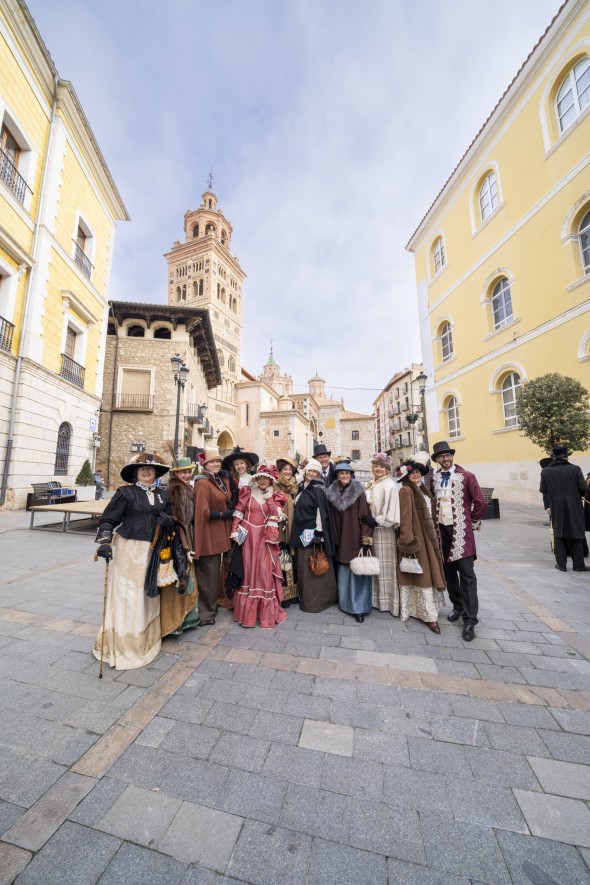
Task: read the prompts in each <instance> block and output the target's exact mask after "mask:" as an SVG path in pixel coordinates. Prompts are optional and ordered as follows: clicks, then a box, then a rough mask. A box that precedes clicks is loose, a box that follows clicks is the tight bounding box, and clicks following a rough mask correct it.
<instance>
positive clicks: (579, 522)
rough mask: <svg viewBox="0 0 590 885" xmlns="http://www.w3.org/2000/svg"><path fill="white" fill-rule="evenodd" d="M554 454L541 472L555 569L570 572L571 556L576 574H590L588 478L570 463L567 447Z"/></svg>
mask: <svg viewBox="0 0 590 885" xmlns="http://www.w3.org/2000/svg"><path fill="white" fill-rule="evenodd" d="M551 455H552V459H553V460H552V461H551V463H550V464H549V465H548V466H547V467H544V468H543V470H542V471H541V485H540V487H539V491H540V492H541V494H542V495H543V505H544V507H545V510H546V511H547V513H548V514H549V516H550V517H551V523H552V525H553V541H554V552H555V568H556V569H558V570H559V571H560V572H565V571H567V557H568V553H569V555H570V556H571V558H572V560H573V564H574V571H575V572H587V571H590V568H588V566H587V565H584V505H583V503H582V499H583V498H584V495H585V493H586V483H585V482H584V475H583V473H582V471H581V470H580V468H579V467H577V466H576V465H575V464H570V463H569V461H568V451H567V448H566V447H565V446H556V447H555V448H553V450H552V452H551Z"/></svg>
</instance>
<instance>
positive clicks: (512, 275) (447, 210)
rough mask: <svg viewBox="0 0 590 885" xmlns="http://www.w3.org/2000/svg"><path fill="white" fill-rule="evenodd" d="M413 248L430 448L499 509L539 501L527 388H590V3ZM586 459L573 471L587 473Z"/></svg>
mask: <svg viewBox="0 0 590 885" xmlns="http://www.w3.org/2000/svg"><path fill="white" fill-rule="evenodd" d="M407 249H408V250H409V251H410V252H412V253H413V254H414V256H415V266H416V279H417V289H418V305H419V314H420V330H421V340H422V354H423V361H424V371H425V373H426V375H427V376H428V381H427V389H426V407H427V417H428V436H429V441H430V444H431V446H432V444H433V443H434V442H437V441H439V440H443V439H447V440H449V442H450V443H451V445H452V446H453V447H454V448H455V449H456V452H457V454H456V460H457V462H458V463H460V464H463V465H468V466H469V468H470V469H472V470H474V471H475V473H476V475H477V476H478V479H479V481H480V483H481V484H482V485H484V486H491V487H494V488H495V489H496V492H495V494H496V495H498V496H499V497H501V498H504V499H505V500H514V501H523V502H524V501H526V502H530V503H538V502H539V493H538V487H539V470H540V468H539V463H538V462H539V459H540V458H541V457H543V456H544V455H545V454H546V453H545V452H542V451H541V450H540V449H539V448H538V447H537V446H535V445H533V444H532V443H531V442H530V441H529V440H528V439H526V438H525V437H524V436H523V435H522V432H521V431H520V429H519V427H518V421H517V417H516V413H515V397H516V391H517V390H518V387H519V385H520V384H521V383H522V382H523V381H527V380H530V379H533V378H535V377H537V376H539V375H543V374H546V373H547V372H559V373H561V374H563V375H569V376H571V377H574V378H577V379H579V380H580V381H581V382H582V383H583V384H584V385H585V386H586V387H587V388H590V4H589V3H588V2H587V0H570V2H567V3H565V4H564V5H563V7H562V8H561V9H560V11H559V13H558V14H557V15H556V17H555V18H554V19H553V21H552V23H551V25H550V26H549V28H548V29H547V31H546V32H545V34H544V35H543V37H542V38H541V39H540V41H539V42H538V43H537V45H536V46H535V48H534V50H533V51H532V52H531V54H530V55H529V57H528V58H527V59H526V61H525V62H524V64H523V66H522V67H521V69H520V71H519V72H518V74H517V75H516V77H515V78H514V80H513V81H512V83H511V84H510V86H509V87H508V89H507V90H506V92H505V93H504V95H503V96H502V98H501V99H500V101H499V103H498V104H497V106H496V107H495V109H494V111H493V112H492V114H491V115H490V117H489V118H488V120H487V121H486V123H485V124H484V126H483V127H482V129H481V130H480V132H479V133H478V134H477V136H476V137H475V139H474V140H473V142H472V144H471V145H470V146H469V148H468V149H467V151H466V153H465V154H464V156H463V157H462V159H461V160H460V162H459V164H458V165H457V167H456V168H455V170H454V172H453V174H452V175H451V177H450V178H449V180H448V181H447V182H446V184H445V185H444V187H443V188H442V190H441V191H440V193H439V194H438V196H437V197H436V199H435V200H434V202H433V204H432V205H431V207H430V209H429V210H428V212H427V214H426V216H425V217H424V218H423V220H422V222H421V223H420V225H419V227H418V229H417V230H416V231H415V233H414V234H413V235H412V238H411V239H410V241H409V243H408V245H407ZM589 456H590V453H589V452H586V453H581V454H578V453H576V455H575V458H574V460H575V462H576V463H579V464H580V466H581V467H582V469H583V470H585V471H587V470H590V457H589Z"/></svg>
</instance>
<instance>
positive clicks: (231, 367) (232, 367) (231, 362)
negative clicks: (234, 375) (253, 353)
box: [227, 356, 236, 372]
mask: <svg viewBox="0 0 590 885" xmlns="http://www.w3.org/2000/svg"><path fill="white" fill-rule="evenodd" d="M227 370H228V372H235V371H236V361H235V359H234V358H233V356H230V358H229V359H228V361H227Z"/></svg>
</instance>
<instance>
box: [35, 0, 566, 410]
mask: <svg viewBox="0 0 590 885" xmlns="http://www.w3.org/2000/svg"><path fill="white" fill-rule="evenodd" d="M28 6H29V9H30V11H31V14H32V15H33V17H34V19H35V21H36V23H37V27H38V28H39V30H40V32H41V35H42V37H43V39H44V41H45V43H46V44H47V47H48V49H49V51H50V53H51V55H52V57H53V60H54V62H55V64H56V67H57V69H58V71H59V75H60V77H61V78H62V79H64V80H71V81H72V83H73V85H74V88H75V90H76V92H77V94H78V97H79V99H80V101H81V103H82V106H83V108H84V111H85V113H86V115H87V117H88V119H89V122H90V125H91V126H92V129H93V131H94V133H95V135H96V138H97V140H98V143H99V145H100V147H101V150H102V152H103V154H104V156H105V159H106V161H107V164H108V166H109V169H110V171H111V173H112V175H113V178H114V180H115V182H116V184H117V186H118V188H119V191H120V193H121V195H122V197H123V201H124V203H125V205H126V207H127V210H128V212H129V215H130V216H131V221H129V222H120V223H119V225H118V230H117V236H116V246H115V253H114V259H113V267H112V276H111V286H110V292H109V297H110V298H113V299H118V300H137V301H147V302H156V303H157V302H161V303H165V302H166V300H167V273H166V268H167V265H166V261H165V259H164V258H163V257H162V255H163V253H164V252H166V251H168V250H169V249H170V247H171V245H172V243H173V242H174V241H175V240H177V239H180V240H183V239H184V237H183V218H184V213H185V212H186V210H187V209H196V208H197V207H198V206H199V204H200V202H201V195H202V194H203V192H204V191H205V190H206V186H207V175H208V173H209V170H210V169H211V168H212V169H213V176H214V185H213V189H214V191H215V192H216V194H217V197H218V201H219V207H220V208H221V209H222V211H223V212H224V214H225V216H226V218H228V219H229V220H230V221H231V223H232V225H233V236H232V243H231V251H232V253H233V254H234V255H236V256H237V257H238V259H239V261H240V264H241V266H242V268H243V270H244V271H245V273H246V274H247V278H246V281H245V283H244V287H243V336H242V364H243V366H244V367H245V368H246V369H248V371H249V372H251V373H253V374H255V375H258V374H259V373H260V372H261V371H262V366H263V365H264V363H265V362H266V360H267V358H268V355H269V347H270V339H271V338H272V339H273V348H274V355H275V358H276V360H277V362H278V363H279V364H280V366H281V369H282V371H283V372H287V373H289V374H291V375H292V377H293V381H294V385H295V387H294V389H295V391H296V392H298V391H302V390H305V389H307V380H308V379H309V378H310V377H311V376H312V375H314V374H315V373H316V371H317V372H319V374H320V375H321V376H322V377H323V378H325V380H326V392H327V393H328V395H331V396H333V397H334V398H336V399H339V398H341V397H343V398H344V402H345V405H346V407H347V408H348V409H352V410H355V411H360V412H366V413H370V412H371V411H372V403H373V401H374V399H375V398H376V396H377V394H378V393H379V391H380V390H381V389H382V388H383V387H384V386H385V384H386V383H387V381H388V380H389V379H390V378H391V376H392V375H393V374H395V372H397V371H399V370H401V369H403V368H405V367H406V366H409V365H410V363H412V362H419V361H420V358H421V357H420V342H419V334H418V309H417V300H416V285H415V276H414V261H413V257H412V255H410V254H409V253H408V252H406V251H405V244H406V243H407V242H408V240H409V238H410V236H411V234H412V233H413V231H414V230H415V228H416V227H417V225H418V224H419V222H420V220H421V219H422V217H423V216H424V214H425V212H426V211H427V209H428V207H429V206H430V204H431V202H432V200H433V199H434V197H435V196H436V194H437V193H438V192H439V190H440V188H441V187H442V186H443V184H444V182H445V181H446V179H447V178H448V176H449V175H450V173H451V172H452V170H453V168H454V167H455V165H456V163H457V161H458V160H459V159H460V157H461V156H462V155H463V153H464V152H465V150H466V148H467V146H468V145H469V143H470V142H471V140H472V139H473V137H474V135H475V134H476V133H477V132H478V130H479V129H480V127H481V125H482V123H483V122H484V121H485V119H486V118H487V116H488V115H489V113H490V111H491V110H492V108H493V107H494V105H495V104H496V103H497V101H498V99H499V98H500V96H501V95H502V93H503V92H504V90H505V88H506V86H507V85H508V84H509V82H510V81H511V80H512V78H513V77H514V75H515V74H516V72H517V70H518V68H519V67H520V65H521V64H522V62H523V61H524V59H525V58H526V56H527V55H528V53H529V52H530V51H531V49H532V48H533V46H534V44H535V43H536V42H537V40H538V39H539V37H540V36H541V34H542V33H543V31H544V30H545V28H546V27H547V25H548V24H549V22H550V21H551V19H552V17H553V16H554V14H555V13H556V11H557V9H558V7H559V2H558V0H493V2H492V0H445V2H443V0H412V2H410V3H408V2H407V0H364V2H363V3H359V2H358V0H354V2H353V0H214V2H212V0H168V2H166V3H162V2H155V0H116V2H115V0H101V2H100V3H96V2H90V0H51V3H48V2H47V0H28Z"/></svg>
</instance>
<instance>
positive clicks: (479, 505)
mask: <svg viewBox="0 0 590 885" xmlns="http://www.w3.org/2000/svg"><path fill="white" fill-rule="evenodd" d="M454 454H455V449H451V448H450V447H449V444H448V443H447V442H438V443H435V444H434V448H433V452H432V460H433V461H434V462H435V463H436V465H437V469H436V471H435V473H433V474H432V476H431V478H430V488H431V490H432V492H433V493H434V495H435V499H436V521H437V523H438V531H439V536H440V541H441V550H442V554H443V562H444V568H445V578H446V581H447V590H448V592H449V599H450V600H451V602H452V603H453V611H452V612H451V613H450V614H449V615H447V618H448V620H449V621H458V620H459V618H463V633H462V637H463V639H464V640H465V641H466V642H471V640H472V639H474V638H475V625H476V624H477V621H478V618H477V613H478V611H479V601H478V598H477V578H476V577H475V570H474V568H473V563H474V561H475V559H476V558H477V556H476V552H475V536H474V534H473V532H474V530H475V531H477V530H478V529H479V528H481V517H482V516H483V514H484V512H485V509H486V506H487V502H486V499H485V497H484V494H483V492H482V490H481V489H480V487H479V484H478V482H477V479H476V478H475V475H474V474H473V473H469V471H468V470H464V468H463V467H459V465H458V464H454V463H453V456H454Z"/></svg>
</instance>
